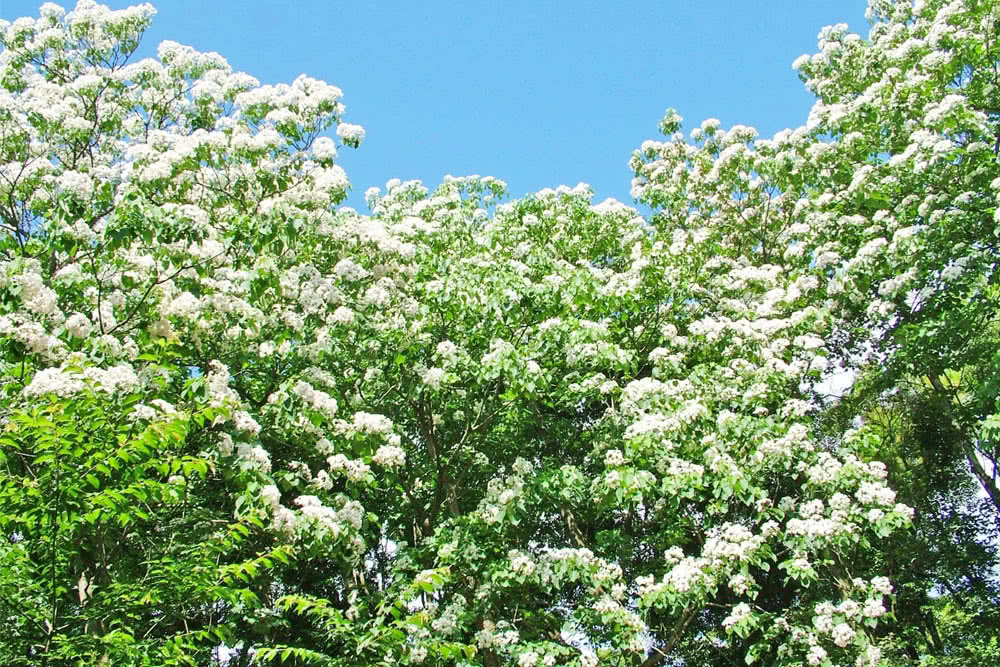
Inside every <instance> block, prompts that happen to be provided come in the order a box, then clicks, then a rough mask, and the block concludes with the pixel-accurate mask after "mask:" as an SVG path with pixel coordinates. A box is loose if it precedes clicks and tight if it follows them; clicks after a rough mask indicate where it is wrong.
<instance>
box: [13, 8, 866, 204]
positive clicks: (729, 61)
mask: <svg viewBox="0 0 1000 667" xmlns="http://www.w3.org/2000/svg"><path fill="white" fill-rule="evenodd" d="M60 4H63V5H64V6H65V7H66V8H67V9H71V8H72V7H73V6H74V5H75V4H76V0H70V1H67V2H62V3H60ZM106 4H109V5H110V6H111V7H112V8H115V9H118V8H122V7H125V6H128V5H130V4H136V3H135V2H128V1H127V0H111V1H110V2H107V3H106ZM153 4H154V6H156V8H157V10H158V12H159V13H158V15H157V16H156V18H155V19H154V23H153V27H152V28H151V29H150V31H149V32H148V33H147V35H146V38H145V40H144V42H143V46H142V55H153V54H155V48H156V45H157V44H158V43H159V42H160V41H162V40H165V39H170V40H174V41H177V42H180V43H182V44H189V45H191V46H193V47H195V48H196V49H198V50H201V51H217V52H219V53H221V54H222V55H223V56H225V57H226V58H227V60H228V61H229V62H230V64H232V66H233V68H234V69H237V70H242V71H245V72H248V73H250V74H252V75H253V76H255V77H257V78H258V79H259V80H260V81H261V82H262V83H278V82H283V81H284V82H290V81H292V80H293V79H294V78H295V77H296V76H298V75H299V74H301V73H305V74H308V75H309V76H313V77H316V78H319V79H323V80H325V81H328V82H330V83H332V84H334V85H336V86H339V87H340V88H341V89H343V91H344V103H345V104H346V105H347V117H346V120H347V121H348V122H352V123H358V124H360V125H363V126H364V127H365V129H366V130H367V133H368V136H367V138H366V140H365V142H364V143H363V144H362V145H361V148H360V149H358V150H357V151H352V150H351V149H347V148H345V149H344V150H343V151H341V156H342V158H341V164H342V166H343V167H344V168H345V169H346V170H347V174H348V177H349V178H350V180H351V182H352V184H353V187H354V192H353V193H352V195H351V197H350V198H349V200H348V202H347V203H348V204H349V205H352V206H355V207H356V208H358V209H359V210H362V211H363V210H365V206H364V199H363V196H362V195H363V193H364V191H365V189H366V188H368V187H369V186H371V185H378V186H382V185H383V184H384V183H385V181H386V180H388V179H390V178H393V177H396V178H401V179H404V180H408V179H420V180H422V181H424V182H425V184H427V185H428V186H431V187H433V185H436V184H437V183H438V182H440V180H441V178H442V177H443V176H444V175H445V174H453V175H456V176H458V175H467V174H480V175H483V176H486V175H490V176H496V177H497V178H501V179H503V180H504V181H506V182H507V183H508V185H509V186H510V190H511V194H512V195H514V196H520V195H523V194H525V193H527V192H534V191H536V190H539V189H541V188H544V187H555V186H557V185H561V184H567V185H575V184H576V183H578V182H580V181H583V182H585V183H589V184H590V185H591V186H592V187H593V188H594V190H595V193H596V194H595V200H596V201H600V200H602V199H604V198H606V197H615V198H616V199H619V200H621V201H624V202H628V203H631V199H630V198H629V184H630V180H631V173H630V172H629V170H628V166H627V161H628V158H629V155H630V154H631V152H632V150H633V149H634V148H636V147H638V145H639V144H640V143H641V142H642V141H643V140H644V139H649V138H655V137H656V136H657V134H656V124H657V122H658V121H659V119H660V118H661V117H662V116H663V112H664V110H665V109H666V108H667V107H674V108H676V109H677V110H678V111H679V112H680V113H681V115H682V116H684V118H685V127H686V128H687V129H690V128H691V127H694V126H695V125H697V124H699V123H700V122H701V121H702V120H703V119H704V118H709V117H715V118H719V119H720V120H721V121H722V123H723V125H726V126H728V125H732V124H736V123H742V124H746V125H752V126H754V127H756V128H757V130H758V131H759V132H760V134H761V135H762V136H769V135H771V134H773V133H774V132H776V131H778V130H781V129H783V128H785V127H796V126H798V125H801V124H803V123H804V122H805V119H806V115H807V113H808V111H809V108H810V106H811V105H812V97H811V96H810V95H809V94H808V93H807V91H806V90H805V89H804V88H803V86H802V84H801V82H800V81H799V80H798V78H797V76H796V74H795V72H794V71H793V70H792V68H791V64H792V61H793V60H794V59H795V58H796V57H797V56H799V55H800V54H802V53H813V52H814V51H815V50H816V34H817V33H818V32H819V30H820V28H822V27H823V26H825V25H829V24H833V23H840V22H844V23H847V24H848V25H849V26H850V28H851V30H852V31H855V32H859V33H861V34H862V35H863V36H867V33H868V24H867V22H866V21H865V18H864V9H865V5H866V3H865V2H864V1H863V0H768V1H766V2H762V1H756V0H684V1H678V0H658V1H643V2H638V1H637V2H628V1H626V0H618V1H609V0H575V1H554V0H504V1H503V2H486V1H483V0H424V1H422V2H420V1H414V0H410V1H405V0H392V1H383V2H357V1H355V2H350V1H342V0H341V1H334V0H285V1H278V0H160V1H159V2H153ZM39 5H41V0H38V1H33V0H0V18H3V19H6V20H8V21H11V20H13V19H15V18H17V17H19V16H29V15H30V16H37V14H38V12H37V9H38V6H39Z"/></svg>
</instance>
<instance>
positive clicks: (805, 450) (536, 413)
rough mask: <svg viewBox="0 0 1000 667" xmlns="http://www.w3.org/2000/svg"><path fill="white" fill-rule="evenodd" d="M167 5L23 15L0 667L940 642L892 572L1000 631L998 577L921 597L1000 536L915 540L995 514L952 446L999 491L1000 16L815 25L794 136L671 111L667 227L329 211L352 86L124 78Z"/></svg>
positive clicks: (464, 209) (349, 135)
mask: <svg viewBox="0 0 1000 667" xmlns="http://www.w3.org/2000/svg"><path fill="white" fill-rule="evenodd" d="M153 13H154V11H153V9H152V8H151V7H149V6H148V5H143V6H141V7H135V8H131V9H127V10H122V11H116V12H113V11H110V10H108V9H106V8H103V7H100V6H98V5H96V4H94V3H93V2H91V1H89V0H81V2H80V3H79V4H78V5H77V7H76V8H75V9H74V10H73V11H71V12H69V13H65V12H63V10H62V9H60V8H58V7H56V6H55V5H52V4H46V5H44V6H43V7H42V9H41V16H40V18H38V19H37V20H36V19H19V20H18V21H16V22H14V23H13V24H11V25H9V26H4V27H3V36H2V43H3V46H4V51H3V52H2V54H0V84H2V92H0V97H2V99H3V105H2V107H0V108H2V111H0V137H2V139H0V153H2V160H0V162H2V169H3V178H2V180H0V195H2V198H0V199H2V200H3V203H2V204H0V225H2V226H3V228H4V230H5V232H6V233H5V235H4V236H3V237H2V239H0V255H2V258H0V344H2V348H0V350H2V351H0V372H2V373H3V375H4V384H3V387H4V389H3V404H2V410H3V415H2V416H3V419H4V422H3V423H4V430H3V437H2V440H0V445H2V450H0V452H2V454H3V464H4V469H3V472H2V473H0V494H2V497H3V499H4V504H3V508H4V509H3V510H2V513H0V526H2V530H3V536H4V540H5V542H4V545H3V550H2V552H0V563H2V565H0V594H2V595H3V605H4V607H3V609H4V610H3V612H2V613H3V614H4V618H5V622H6V624H7V625H9V627H11V628H12V631H11V636H12V642H11V643H10V644H9V646H6V647H4V648H2V649H0V656H2V657H3V660H4V661H5V662H6V663H8V664H19V663H18V661H21V662H22V663H42V664H51V665H57V664H74V663H75V662H79V663H84V664H91V663H93V664H98V663H100V662H104V663H108V664H112V663H113V664H161V663H171V662H174V663H177V664H210V663H211V662H213V661H215V662H228V664H233V665H244V664H248V663H249V662H251V661H272V662H279V663H281V662H284V663H298V664H337V665H362V664H363V665H371V664H397V663H400V662H402V663H428V664H452V663H456V664H482V665H490V666H492V665H500V664H514V663H516V664H518V665H519V667H534V666H535V665H538V664H541V665H545V666H546V667H549V666H551V665H556V664H561V665H583V666H586V667H593V666H594V665H596V664H598V663H605V664H621V665H626V664H627V665H642V666H643V667H653V666H655V665H657V664H660V663H664V662H672V663H674V664H751V663H754V662H757V663H760V664H768V665H798V664H803V663H808V664H811V665H824V666H827V665H832V664H857V665H875V664H878V663H879V661H880V659H881V657H880V656H881V655H882V652H883V649H884V651H885V653H884V654H885V657H886V659H887V660H896V659H897V657H898V656H900V655H903V656H905V655H908V654H907V651H916V652H917V653H918V655H917V656H916V657H917V658H918V659H919V658H920V657H921V656H920V652H923V653H924V654H925V657H928V659H929V660H931V661H933V660H938V661H939V664H945V663H944V662H941V660H944V659H945V657H946V656H945V655H944V653H943V651H941V650H937V648H939V647H934V646H930V647H929V648H928V647H927V646H926V645H925V644H922V643H921V642H920V641H917V640H914V639H913V638H912V637H907V636H905V635H906V632H908V631H909V630H910V629H911V628H910V627H908V626H904V625H902V623H904V622H905V623H911V622H912V621H911V618H912V605H911V606H907V604H908V603H907V600H908V599H909V598H907V596H908V595H910V593H911V592H913V593H915V594H916V595H917V596H918V597H919V596H922V597H921V598H920V599H921V601H918V603H917V605H916V609H917V610H918V612H919V613H923V611H924V610H925V608H926V609H931V610H932V612H933V615H934V618H935V619H936V622H935V624H934V627H935V628H937V629H938V632H939V634H941V633H943V635H942V636H947V637H949V639H948V640H947V641H949V642H951V643H950V644H949V646H956V647H958V648H957V649H956V651H957V652H953V653H952V655H955V656H957V655H967V656H979V657H977V658H975V659H980V658H981V659H982V660H986V659H987V658H988V657H989V655H990V652H991V651H993V652H995V642H993V643H992V644H991V643H990V641H991V640H990V638H989V637H988V636H986V635H983V634H982V633H980V634H974V633H967V634H963V633H965V630H964V629H963V628H966V627H967V626H968V625H970V624H972V623H975V622H977V621H978V620H979V619H981V618H986V616H988V615H989V608H988V607H985V606H982V603H983V602H984V600H986V599H987V597H988V595H990V594H992V593H989V592H982V594H980V592H977V593H976V595H964V596H961V595H949V596H939V598H937V599H933V600H932V599H931V598H930V597H928V596H929V595H930V592H931V587H932V586H936V585H938V584H941V585H945V583H946V582H955V581H957V580H958V579H959V578H960V571H962V570H963V568H964V569H965V570H969V571H971V570H974V571H975V572H977V573H979V576H980V578H982V577H985V576H989V573H988V569H989V567H990V565H989V564H990V563H991V562H995V561H991V560H990V558H991V555H990V550H991V549H992V548H993V547H992V544H989V543H988V542H984V541H977V540H971V541H970V540H964V541H963V540H958V542H957V543H956V544H957V545H959V546H960V547H961V548H959V549H957V550H956V549H952V550H950V551H949V552H948V555H947V557H946V558H944V559H942V560H941V561H939V562H938V561H935V562H933V563H928V566H927V568H926V569H923V570H921V571H920V572H919V574H918V573H915V572H913V573H910V572H906V571H905V570H904V568H902V567H901V566H900V561H899V554H898V553H896V552H893V551H892V548H893V547H894V546H895V547H898V546H899V545H906V547H905V548H908V549H909V548H918V547H919V548H926V549H928V550H929V549H930V548H931V547H932V546H933V545H932V544H931V543H930V542H929V541H928V540H927V539H926V536H927V535H928V533H923V534H919V535H920V537H919V538H912V537H909V536H910V535H912V534H911V533H907V532H906V529H908V528H909V527H910V526H911V520H912V519H914V517H915V515H914V509H917V510H918V511H920V512H921V513H922V514H921V515H919V516H917V517H916V520H917V523H916V526H917V529H918V531H919V530H921V529H923V528H925V527H927V526H931V525H938V524H940V526H939V532H938V533H936V535H938V536H943V537H949V536H950V535H951V534H952V533H953V532H954V531H956V530H964V529H966V527H968V526H970V525H978V526H986V525H987V523H986V522H985V521H983V518H984V517H973V518H970V517H969V516H965V515H960V516H959V515H954V514H953V512H952V509H949V508H968V507H971V496H970V487H969V486H968V485H967V484H966V480H965V479H964V478H963V476H962V474H961V473H960V472H959V469H958V467H957V464H956V462H957V461H960V460H961V458H962V457H964V459H965V461H966V463H968V464H972V466H973V468H974V471H973V472H974V474H975V475H976V477H977V479H978V480H979V481H980V483H981V484H983V485H984V487H985V488H986V489H987V491H989V492H990V493H993V492H994V491H995V482H993V481H991V477H990V474H988V473H989V472H990V468H989V467H988V466H989V465H990V462H991V461H992V462H993V463H995V461H996V457H995V445H994V443H995V442H996V439H995V437H994V435H995V431H996V423H997V420H998V419H1000V418H998V417H997V416H996V406H997V402H996V401H997V399H998V394H997V392H996V391H995V387H996V386H997V383H996V381H995V380H996V377H997V374H996V372H995V371H996V363H995V357H993V356H991V355H989V354H986V352H987V351H988V350H991V349H992V347H991V346H992V342H993V341H994V340H995V336H994V329H993V328H992V325H993V322H994V313H995V312H996V310H995V308H994V307H993V304H995V302H996V298H995V297H996V286H995V280H996V278H995V270H994V267H995V262H996V240H995V234H994V230H995V228H996V222H997V221H998V219H997V216H998V215H1000V214H998V213H997V212H996V211H997V207H996V199H997V194H996V192H997V190H1000V168H998V166H997V153H998V150H1000V145H998V144H997V143H995V142H994V138H996V137H1000V132H998V128H997V122H998V120H1000V119H998V112H997V109H998V108H1000V105H998V104H997V94H998V93H997V88H996V82H995V76H996V74H995V72H996V69H995V66H994V65H995V63H996V51H995V45H994V44H993V42H992V41H991V40H992V39H994V35H995V33H996V30H995V27H996V21H997V20H998V19H1000V17H998V15H997V9H996V7H995V5H994V4H993V3H987V2H982V3H961V2H956V3H952V4H944V3H940V2H917V3H916V4H915V5H910V4H907V3H887V2H883V1H882V0H873V2H872V5H871V17H870V18H871V19H872V20H873V28H872V32H871V35H870V38H869V39H868V40H864V39H862V38H860V37H858V36H856V35H849V34H847V33H846V29H845V28H844V27H842V26H835V27H833V28H828V29H824V31H823V32H822V33H821V38H820V47H821V49H822V52H821V53H819V54H817V55H815V56H812V57H807V58H804V59H802V60H800V61H798V62H797V66H798V68H799V70H800V74H801V76H802V78H803V80H804V81H805V82H806V85H807V87H808V88H809V89H810V90H812V91H813V92H815V93H816V94H817V96H818V102H817V104H816V106H815V107H814V109H813V112H812V114H811V115H810V119H809V121H808V122H807V124H806V126H805V127H802V128H799V129H796V130H788V131H784V132H782V133H779V134H778V135H777V136H775V137H774V138H773V139H770V140H763V139H758V138H757V136H756V132H754V131H753V130H752V129H751V128H747V127H743V126H737V127H734V128H731V129H729V130H723V129H722V128H720V127H719V124H718V122H716V121H712V120H709V121H705V122H704V123H703V124H702V125H701V127H700V128H696V129H695V130H694V131H693V132H692V133H691V135H690V137H686V136H685V135H683V134H681V133H680V131H679V130H680V127H681V119H680V117H679V116H678V115H677V114H676V112H673V111H671V112H668V114H667V116H666V117H665V118H664V119H663V121H662V123H661V130H662V131H663V133H664V134H665V135H666V138H665V140H663V141H647V142H644V143H643V144H642V146H641V147H640V148H639V150H637V151H636V152H635V154H634V155H633V157H632V160H631V167H632V168H633V170H634V171H635V175H636V178H635V180H634V182H633V195H634V196H635V198H636V199H637V200H638V201H639V202H641V203H643V204H646V205H648V206H649V207H650V208H651V209H652V214H651V215H650V216H649V217H648V218H646V217H643V216H642V215H640V214H639V212H638V211H637V210H635V209H633V208H631V207H629V206H626V205H624V204H621V203H618V202H615V201H612V200H608V201H605V202H602V203H599V204H593V203H592V193H591V192H590V190H589V189H588V188H587V187H586V186H584V185H579V186H577V187H575V188H568V187H565V186H563V187H560V188H558V189H556V190H543V191H541V192H538V193H536V194H533V195H529V196H527V197H524V198H522V199H518V200H513V201H506V200H505V197H506V189H505V186H504V184H503V183H502V182H501V181H498V180H496V179H493V178H479V177H468V178H447V179H446V180H445V182H444V183H443V184H441V185H440V186H439V187H438V188H436V189H435V190H433V191H428V189H426V188H425V187H423V185H421V184H420V183H417V182H407V183H402V182H400V181H398V180H393V181H390V182H389V183H388V184H387V185H386V188H385V189H384V191H383V190H379V189H377V188H373V189H371V190H369V191H368V193H367V198H368V202H369V206H370V208H371V214H370V215H367V216H366V215H361V214H359V213H357V212H356V211H354V210H352V209H349V208H345V207H339V208H338V206H337V205H338V204H339V203H340V202H341V201H342V200H343V198H344V196H345V193H346V190H347V188H348V187H349V185H348V182H347V179H346V175H345V174H344V172H343V170H342V169H341V168H340V167H339V166H337V165H336V163H335V159H336V157H337V151H338V149H342V148H343V147H344V146H349V147H358V146H359V144H360V143H361V141H362V140H363V138H364V131H363V130H362V129H361V128H360V127H358V126H355V125H350V124H347V123H344V122H343V116H344V107H343V105H342V103H341V102H340V97H341V91H340V90H339V89H337V88H335V87H333V86H330V85H328V84H326V83H323V82H321V81H317V80H314V79H310V78H308V77H305V76H303V77H300V78H299V79H297V80H296V81H295V82H294V83H293V84H291V85H280V86H260V85H259V84H258V82H257V81H255V80H254V79H253V78H252V77H250V76H248V75H245V74H241V73H235V72H233V71H232V70H231V68H230V67H229V65H228V64H227V63H226V62H225V61H224V60H223V59H222V58H221V57H220V56H218V55H216V54H202V53H198V52H196V51H194V50H192V49H190V48H188V47H182V46H180V45H178V44H175V43H173V42H165V43H164V44H162V45H161V46H160V48H159V51H158V57H157V58H155V59H146V60H142V61H139V62H134V63H133V62H129V61H130V59H131V57H132V55H133V53H134V52H135V49H136V48H137V45H138V43H139V39H140V37H141V35H142V32H143V30H144V29H145V28H146V27H147V26H148V25H149V22H150V20H151V17H152V15H153ZM991 72H992V74H991ZM991 76H992V77H993V79H991V78H990V77H991ZM334 128H336V129H335V132H334V134H335V136H336V137H337V138H338V139H339V145H338V142H337V141H335V140H334V139H333V138H332V137H331V136H327V133H328V132H331V131H333V130H334ZM946 326H947V327H953V328H954V331H949V332H948V333H945V327H946ZM870 363H877V364H879V365H880V366H881V367H882V368H884V369H885V371H886V372H885V375H884V383H883V384H879V383H872V386H873V387H874V388H872V389H870V390H867V393H865V391H866V390H865V386H863V385H862V386H859V390H858V394H857V396H858V400H857V401H856V402H850V401H848V402H844V403H843V404H841V405H840V406H839V407H838V409H839V410H840V413H835V412H824V411H823V410H821V408H823V407H824V406H823V405H822V404H821V396H820V395H819V393H818V390H817V387H818V386H820V383H821V381H823V380H824V378H826V377H828V376H829V374H830V372H831V371H832V370H833V369H836V368H837V367H838V365H841V364H843V365H848V366H851V367H853V368H858V369H862V370H863V369H864V368H866V364H870ZM955 374H959V375H960V376H961V378H962V379H961V380H956V381H955V382H950V381H949V383H948V384H947V385H946V384H945V380H948V379H949V378H953V377H955ZM912 378H926V386H923V387H922V388H921V389H920V391H915V392H912V393H909V394H907V395H906V403H905V404H906V406H907V407H906V409H905V410H903V409H902V408H900V410H901V413H902V414H903V415H904V416H903V417H902V419H903V421H905V423H906V424H907V425H908V427H907V434H906V435H905V437H900V436H897V435H895V434H894V433H892V432H890V430H889V429H886V428H885V427H884V424H880V423H879V422H878V420H877V419H875V418H874V414H873V407H872V406H873V405H875V404H878V402H879V401H883V402H888V399H887V397H890V396H892V395H893V394H892V390H893V389H894V388H897V389H898V386H901V385H902V383H903V382H904V381H908V380H912ZM920 381H921V382H923V380H920ZM819 417H822V418H819ZM934 434H937V435H934ZM942 434H946V436H945V435H942ZM938 435H941V436H942V437H937V436H938ZM915 449H916V450H919V451H920V453H921V459H920V461H919V462H914V465H916V466H918V470H917V471H916V472H914V473H912V474H910V475H909V476H907V475H906V474H901V473H900V470H901V467H900V466H899V465H897V464H898V463H899V462H900V461H902V462H903V463H905V462H907V461H909V460H910V453H911V452H912V451H915ZM956 452H958V454H956ZM883 457H884V458H887V459H889V461H888V463H889V465H886V464H885V463H881V462H879V460H878V459H880V458H883ZM890 457H894V458H890ZM990 457H992V459H991V458H990ZM904 467H905V466H904ZM942 472H947V473H948V475H949V476H948V477H947V479H948V480H951V481H954V484H955V486H953V487H952V486H949V487H945V486H944V485H942V484H941V482H942V480H943V479H944V478H939V477H937V475H939V474H940V473H942ZM887 478H889V479H890V480H891V481H892V482H893V483H894V484H895V485H896V488H898V489H899V491H900V492H901V494H902V495H901V498H900V500H904V499H905V500H906V503H903V502H897V494H896V491H894V490H892V489H891V488H890V487H889V486H888V484H887ZM990 484H993V485H994V486H993V487H991V486H990ZM995 497H996V496H995V495H994V498H995ZM955 511H959V514H960V512H961V511H964V510H955ZM927 515H931V516H932V517H936V519H935V520H937V519H940V521H938V524H934V523H933V521H931V522H930V523H928V522H927V521H926V516H927ZM986 518H988V517H986ZM952 519H954V522H951V521H952ZM908 540H909V541H908ZM921 540H922V541H921ZM914 545H916V546H914ZM966 546H967V547H969V548H972V547H973V546H976V548H978V549H979V552H977V553H976V554H971V552H970V553H965V552H963V551H962V550H961V549H962V548H965V547H966ZM970 568H971V570H970ZM911 574H912V575H913V576H910V575H911ZM886 575H889V576H891V577H893V579H894V581H890V579H889V578H887V576H886ZM894 590H896V591H897V592H898V593H899V597H898V599H896V602H895V604H894V598H893V592H894ZM991 590H992V589H991ZM977 604H978V605H980V606H979V607H977V606H976V605H977ZM932 608H933V609H932ZM980 610H985V611H980ZM894 612H895V613H894ZM984 614H985V615H984ZM897 621H898V622H897ZM928 627H929V626H928ZM964 637H968V638H969V640H968V642H966V641H965V640H964V639H963V638H964ZM943 641H944V640H941V641H940V642H938V643H939V644H940V643H941V642H943ZM931 643H932V644H933V643H934V640H932V642H931ZM963 651H964V652H965V653H963ZM3 652H5V653H3ZM911 657H912V656H911ZM901 659H905V658H901ZM969 659H970V660H971V659H973V658H972V657H970V658H969Z"/></svg>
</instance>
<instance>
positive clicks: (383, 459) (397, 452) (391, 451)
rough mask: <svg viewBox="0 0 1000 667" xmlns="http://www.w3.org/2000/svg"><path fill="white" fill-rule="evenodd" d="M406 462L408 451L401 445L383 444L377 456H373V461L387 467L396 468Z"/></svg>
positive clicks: (376, 453)
mask: <svg viewBox="0 0 1000 667" xmlns="http://www.w3.org/2000/svg"><path fill="white" fill-rule="evenodd" d="M405 462H406V452H404V451H403V450H402V449H401V448H400V447H395V446H393V445H382V446H381V447H379V448H378V450H376V452H375V456H373V457H372V463H375V464H378V465H380V466H384V467H387V468H396V467H398V466H401V465H403V464H404V463H405Z"/></svg>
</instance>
